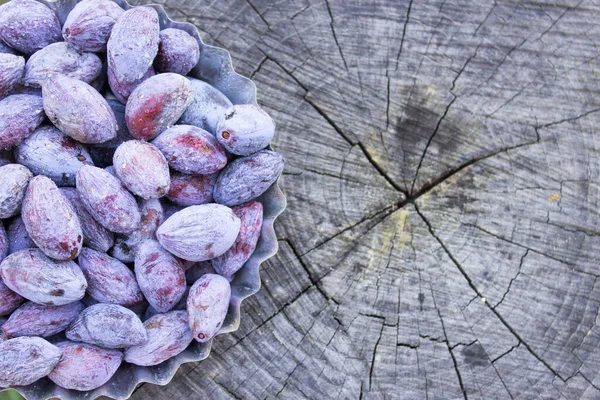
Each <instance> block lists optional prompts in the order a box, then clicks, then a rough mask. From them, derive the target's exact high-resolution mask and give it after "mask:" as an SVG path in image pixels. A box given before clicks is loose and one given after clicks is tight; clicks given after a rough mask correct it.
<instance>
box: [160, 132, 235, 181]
mask: <svg viewBox="0 0 600 400" xmlns="http://www.w3.org/2000/svg"><path fill="white" fill-rule="evenodd" d="M152 144H153V145H155V146H156V147H157V148H158V149H159V150H160V151H162V152H163V154H164V155H165V158H166V159H167V161H168V163H169V166H170V167H171V168H173V169H174V170H176V171H179V172H183V173H186V174H201V175H210V174H214V173H215V172H217V171H219V170H220V169H222V168H223V167H225V165H226V164H227V156H226V155H225V151H224V150H223V148H222V147H221V145H220V144H219V142H217V140H216V139H215V138H214V136H212V135H211V134H210V133H208V132H206V131H205V130H203V129H200V128H198V127H195V126H192V125H176V126H174V127H172V128H169V129H167V130H166V131H164V132H163V133H161V134H160V135H159V136H158V137H157V138H156V139H154V140H153V141H152Z"/></svg>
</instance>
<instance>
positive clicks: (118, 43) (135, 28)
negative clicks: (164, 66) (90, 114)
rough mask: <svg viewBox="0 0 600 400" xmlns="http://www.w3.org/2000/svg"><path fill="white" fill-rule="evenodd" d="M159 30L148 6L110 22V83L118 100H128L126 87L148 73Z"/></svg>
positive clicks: (107, 47) (129, 87)
mask: <svg viewBox="0 0 600 400" xmlns="http://www.w3.org/2000/svg"><path fill="white" fill-rule="evenodd" d="M159 34H160V26H159V24H158V14H157V13H156V11H155V10H154V9H153V8H150V7H135V8H132V9H130V10H128V11H126V12H125V13H123V15H121V17H120V18H119V20H118V21H117V23H116V24H115V25H114V26H113V29H112V32H111V35H110V38H109V39H108V43H107V45H106V49H107V59H108V72H109V84H110V87H111V89H112V91H113V93H115V95H116V94H117V92H118V93H119V95H118V96H117V98H119V96H120V98H119V100H127V97H128V94H127V93H126V92H127V90H128V89H131V90H133V88H132V86H135V85H137V84H139V83H140V82H141V80H142V79H143V77H144V75H146V74H148V71H149V69H150V68H151V67H152V61H153V60H154V58H155V57H156V54H157V53H158V42H159ZM131 38H136V39H137V40H131ZM111 75H112V78H111ZM124 89H125V90H124ZM129 93H131V91H129Z"/></svg>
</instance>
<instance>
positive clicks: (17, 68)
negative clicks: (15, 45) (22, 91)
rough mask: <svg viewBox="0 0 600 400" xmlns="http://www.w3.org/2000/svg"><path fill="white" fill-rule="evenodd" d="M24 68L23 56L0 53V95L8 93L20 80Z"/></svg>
mask: <svg viewBox="0 0 600 400" xmlns="http://www.w3.org/2000/svg"><path fill="white" fill-rule="evenodd" d="M24 69H25V59H24V58H23V57H21V56H15V55H13V54H4V53H0V97H4V96H6V95H8V94H9V93H10V92H11V91H12V90H13V89H14V88H15V86H17V84H19V83H20V82H21V78H22V77H23V71H24Z"/></svg>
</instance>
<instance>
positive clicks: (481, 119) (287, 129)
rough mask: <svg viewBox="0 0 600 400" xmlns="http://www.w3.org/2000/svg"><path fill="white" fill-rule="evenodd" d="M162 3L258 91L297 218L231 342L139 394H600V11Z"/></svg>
mask: <svg viewBox="0 0 600 400" xmlns="http://www.w3.org/2000/svg"><path fill="white" fill-rule="evenodd" d="M145 2H147V1H145V0H139V1H138V3H139V4H142V3H145ZM163 4H164V5H165V7H166V8H167V9H168V10H169V12H170V14H171V15H172V16H173V17H174V18H176V19H181V20H187V21H190V22H193V23H195V24H196V25H197V26H198V27H199V29H200V31H201V34H202V37H203V38H204V40H205V41H206V42H207V43H209V44H215V45H218V46H222V47H225V48H227V49H229V50H230V51H231V54H232V57H233V60H234V64H235V66H236V69H237V70H238V71H239V72H240V73H242V74H245V75H247V76H252V77H253V79H254V80H255V82H256V83H257V85H258V98H259V102H260V103H261V104H262V105H263V106H264V107H265V109H267V110H268V111H269V112H270V113H271V114H272V115H273V116H274V117H275V119H276V121H277V123H278V135H277V138H276V140H275V143H274V144H275V147H276V148H277V149H278V150H279V151H281V152H282V153H283V154H284V155H285V156H286V159H287V165H286V170H285V173H284V190H285V192H286V194H287V196H288V200H289V207H288V210H287V211H286V213H285V214H284V215H283V216H282V217H281V219H280V221H279V223H278V224H277V232H278V235H279V238H280V252H279V254H278V255H277V257H275V258H274V259H272V260H271V261H270V262H268V263H266V265H264V268H263V270H262V273H261V274H262V278H263V288H262V289H261V291H260V292H259V293H258V294H257V295H256V296H254V297H253V298H252V299H250V300H248V301H247V302H245V303H244V305H243V307H242V323H241V326H240V329H239V331H238V332H236V333H234V334H230V335H223V336H219V337H218V338H217V339H216V340H215V343H214V346H213V351H212V353H211V355H210V357H209V359H208V360H206V361H204V362H202V363H200V364H198V365H186V366H184V367H182V369H181V371H179V372H178V374H177V376H176V377H175V379H174V381H173V382H172V383H171V384H170V385H168V386H167V387H156V386H152V385H143V386H142V387H141V388H139V389H138V390H137V392H136V393H135V394H134V396H133V398H135V399H147V398H173V399H183V398H189V399H200V398H211V399H229V398H243V399H254V398H259V399H264V398H285V399H290V398H315V399H322V398H344V399H359V398H364V399H392V398H393V399H396V398H399V399H400V398H402V399H421V398H429V399H434V398H435V399H454V398H467V397H468V398H469V399H495V398H498V399H506V398H523V399H529V398H538V397H540V398H552V399H555V398H567V399H578V398H589V399H594V398H600V390H599V388H600V350H599V349H600V348H599V346H598V345H599V344H600V332H599V330H598V328H597V327H596V320H597V318H598V311H599V307H600V288H599V287H598V285H599V284H598V282H597V280H598V276H599V274H600V213H599V212H598V206H599V201H600V185H599V183H600V161H599V155H600V140H599V139H598V132H596V130H597V127H598V126H599V125H600V113H598V111H599V110H600V93H599V91H600V75H599V73H598V71H600V62H599V56H600V47H599V44H600V24H598V23H597V21H598V20H600V3H598V2H597V1H589V0H583V1H581V0H575V1H549V0H547V1H535V2H533V1H525V2H517V1H510V0H509V1H494V0H489V1H488V0H485V1H484V0H482V1H466V0H439V1H427V0H420V1H399V0H396V1H386V0H373V1H368V2H366V1H356V0H348V1H342V0H294V1H273V0H224V1H204V0H183V1H174V0H173V1H172V0H164V1H163Z"/></svg>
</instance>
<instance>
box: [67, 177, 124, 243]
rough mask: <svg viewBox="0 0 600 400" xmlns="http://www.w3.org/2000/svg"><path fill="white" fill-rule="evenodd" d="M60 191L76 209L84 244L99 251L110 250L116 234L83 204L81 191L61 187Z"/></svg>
mask: <svg viewBox="0 0 600 400" xmlns="http://www.w3.org/2000/svg"><path fill="white" fill-rule="evenodd" d="M60 192H61V193H62V195H63V196H65V198H66V199H67V200H69V203H70V204H71V206H72V207H73V209H74V210H75V213H76V214H77V216H78V217H79V222H80V224H81V231H82V232H83V244H84V245H86V246H89V247H90V248H92V249H94V250H98V251H104V252H106V251H108V249H110V248H111V247H112V246H113V244H114V243H115V238H114V234H113V233H112V232H111V231H109V230H108V229H106V228H105V227H103V226H102V225H100V224H99V223H98V222H97V221H96V220H95V219H94V217H93V216H92V214H90V212H89V211H88V209H87V208H85V206H84V205H83V203H82V201H81V198H80V197H79V192H78V191H77V189H74V188H60Z"/></svg>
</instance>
